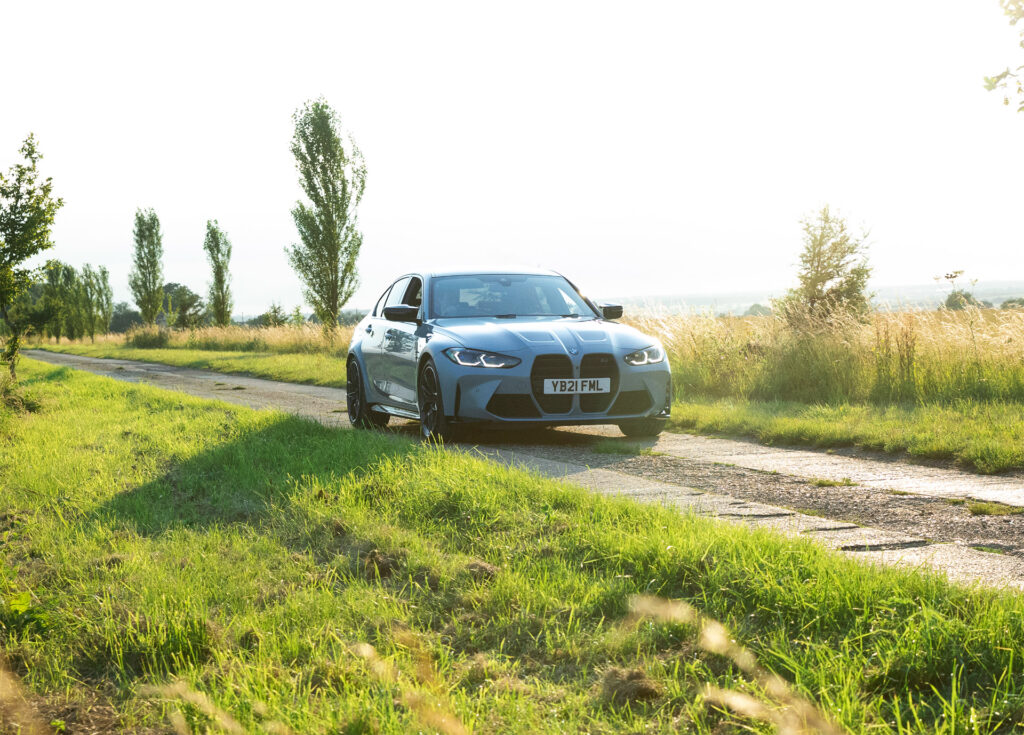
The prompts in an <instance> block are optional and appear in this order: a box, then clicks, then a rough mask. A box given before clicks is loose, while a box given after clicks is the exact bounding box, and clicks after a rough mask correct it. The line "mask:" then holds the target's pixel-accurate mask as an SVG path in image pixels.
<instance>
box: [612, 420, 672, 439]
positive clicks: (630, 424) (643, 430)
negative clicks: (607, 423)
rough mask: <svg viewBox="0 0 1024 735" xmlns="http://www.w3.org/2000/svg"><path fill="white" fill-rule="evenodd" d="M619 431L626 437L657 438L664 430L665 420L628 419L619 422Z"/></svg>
mask: <svg viewBox="0 0 1024 735" xmlns="http://www.w3.org/2000/svg"><path fill="white" fill-rule="evenodd" d="M619 430H620V431H621V432H622V433H623V434H625V435H626V436H631V437H634V438H640V437H645V436H657V435H658V434H660V433H661V432H662V431H664V430H665V419H650V418H648V419H630V420H629V421H621V422H619Z"/></svg>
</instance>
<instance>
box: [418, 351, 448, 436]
mask: <svg viewBox="0 0 1024 735" xmlns="http://www.w3.org/2000/svg"><path fill="white" fill-rule="evenodd" d="M416 404H417V406H418V407H419V411H420V435H421V436H422V437H423V438H424V439H426V440H427V441H436V442H440V443H442V444H443V443H446V442H450V441H452V440H453V439H454V438H455V431H454V428H453V427H452V425H451V422H449V421H448V417H447V416H445V415H444V400H443V398H442V395H441V379H440V376H439V375H438V373H437V365H435V364H434V361H433V360H432V359H430V358H429V357H428V358H427V359H426V360H424V361H423V364H422V365H421V366H420V372H419V375H418V377H417V380H416Z"/></svg>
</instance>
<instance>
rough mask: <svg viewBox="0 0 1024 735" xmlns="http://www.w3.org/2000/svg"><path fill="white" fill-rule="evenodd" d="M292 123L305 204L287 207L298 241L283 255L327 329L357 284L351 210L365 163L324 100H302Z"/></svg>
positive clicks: (358, 237)
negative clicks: (305, 199)
mask: <svg viewBox="0 0 1024 735" xmlns="http://www.w3.org/2000/svg"><path fill="white" fill-rule="evenodd" d="M293 120H294V122H295V134H294V136H293V138H292V146H291V150H292V155H294V156H295V165H296V168H297V169H298V172H299V183H300V185H301V186H302V190H303V191H304V192H305V193H306V196H307V197H308V198H309V203H308V204H307V203H305V202H301V201H300V202H297V203H296V205H295V208H294V209H292V219H293V220H294V221H295V227H296V228H297V229H298V231H299V239H300V241H301V242H300V243H299V244H297V245H293V246H292V247H291V248H286V249H285V251H286V252H287V253H288V260H289V262H290V263H291V265H292V268H294V269H295V272H296V273H297V274H298V276H299V278H300V279H301V281H302V284H303V287H304V288H303V293H304V295H305V297H306V300H307V301H308V302H309V304H310V306H312V307H313V311H314V313H315V314H316V316H317V317H318V319H319V320H320V322H321V323H322V324H323V325H324V327H325V328H333V327H335V326H337V324H338V313H339V311H340V310H341V308H342V307H343V306H344V305H345V304H346V303H347V302H348V300H349V299H350V298H351V297H352V294H353V293H354V292H355V289H356V285H357V283H358V277H357V273H356V259H357V258H358V257H359V249H360V247H361V246H362V242H363V236H362V234H361V233H360V232H359V229H358V220H357V216H356V209H357V207H358V205H359V201H360V199H362V196H363V190H364V189H365V187H366V165H365V164H364V162H363V156H362V153H360V151H359V148H358V147H356V144H355V142H354V141H353V140H352V138H351V136H349V135H345V134H343V133H342V130H341V123H340V120H339V119H338V116H337V114H336V113H335V111H334V110H333V109H332V108H331V106H330V105H328V104H327V102H326V101H325V100H323V99H318V100H314V101H312V102H307V103H306V104H305V105H303V106H302V107H301V108H300V109H299V110H297V111H296V112H295V115H294V116H293Z"/></svg>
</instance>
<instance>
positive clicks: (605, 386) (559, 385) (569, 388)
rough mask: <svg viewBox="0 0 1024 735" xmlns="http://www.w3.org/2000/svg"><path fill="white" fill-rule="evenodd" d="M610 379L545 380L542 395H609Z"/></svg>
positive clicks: (610, 388)
mask: <svg viewBox="0 0 1024 735" xmlns="http://www.w3.org/2000/svg"><path fill="white" fill-rule="evenodd" d="M611 392H612V379H611V378H545V379H544V394H545V395H551V394H553V393H554V394H557V393H611Z"/></svg>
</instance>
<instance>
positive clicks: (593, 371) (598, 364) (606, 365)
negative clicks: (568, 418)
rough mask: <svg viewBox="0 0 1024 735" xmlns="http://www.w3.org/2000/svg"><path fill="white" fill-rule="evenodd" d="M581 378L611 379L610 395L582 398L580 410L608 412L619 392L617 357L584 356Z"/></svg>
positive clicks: (592, 395)
mask: <svg viewBox="0 0 1024 735" xmlns="http://www.w3.org/2000/svg"><path fill="white" fill-rule="evenodd" d="M580 377H581V378H611V379H612V389H611V392H609V393H589V394H586V395H581V396H580V410H581V411H587V412H589V413H596V412H598V411H607V410H608V406H610V405H611V403H612V399H613V398H614V397H615V394H616V393H618V392H619V366H618V365H616V364H615V357H614V356H613V355H606V354H594V355H584V356H583V359H582V360H581V361H580Z"/></svg>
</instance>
